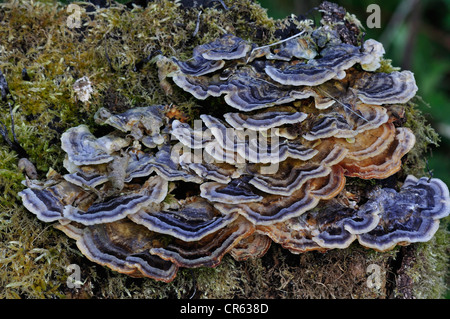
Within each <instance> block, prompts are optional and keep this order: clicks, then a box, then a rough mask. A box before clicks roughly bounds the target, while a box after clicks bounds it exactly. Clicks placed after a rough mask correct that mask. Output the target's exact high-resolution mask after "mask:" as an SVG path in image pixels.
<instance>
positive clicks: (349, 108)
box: [319, 88, 369, 122]
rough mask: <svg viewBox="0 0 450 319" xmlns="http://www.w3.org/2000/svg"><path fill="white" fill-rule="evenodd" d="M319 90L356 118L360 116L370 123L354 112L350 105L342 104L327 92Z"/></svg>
mask: <svg viewBox="0 0 450 319" xmlns="http://www.w3.org/2000/svg"><path fill="white" fill-rule="evenodd" d="M319 90H320V91H321V92H322V93H325V95H327V96H328V97H329V98H331V99H333V100H334V101H335V102H336V103H338V104H340V105H342V106H343V107H344V108H345V109H347V110H349V111H350V112H352V113H353V114H355V115H356V116H358V117H359V118H361V119H362V120H364V121H366V122H369V121H368V120H367V119H366V118H365V117H364V116H362V115H360V114H358V113H356V112H355V111H353V109H352V108H351V107H349V106H348V105H345V104H344V103H342V102H341V101H339V100H338V99H336V98H334V97H333V96H331V95H330V94H328V92H327V91H325V90H322V89H321V88H319Z"/></svg>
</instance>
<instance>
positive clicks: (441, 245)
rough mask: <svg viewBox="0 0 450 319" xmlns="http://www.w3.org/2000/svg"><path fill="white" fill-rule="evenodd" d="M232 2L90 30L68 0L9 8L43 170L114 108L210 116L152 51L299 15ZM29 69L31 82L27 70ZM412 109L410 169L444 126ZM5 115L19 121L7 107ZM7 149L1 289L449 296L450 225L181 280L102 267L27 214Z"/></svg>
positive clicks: (5, 293) (108, 22) (5, 27)
mask: <svg viewBox="0 0 450 319" xmlns="http://www.w3.org/2000/svg"><path fill="white" fill-rule="evenodd" d="M225 2H226V4H227V7H228V10H225V9H224V8H223V7H221V6H220V5H219V6H213V7H211V8H202V9H201V10H202V12H201V15H199V10H200V9H199V8H187V7H183V6H181V5H175V4H174V3H173V2H171V1H168V0H161V1H154V2H150V3H149V4H148V6H147V7H146V8H135V9H133V10H131V9H129V8H127V7H125V6H122V5H116V4H111V6H110V7H108V8H94V7H93V6H89V5H83V6H81V8H82V11H81V15H80V17H81V19H82V22H83V26H82V27H80V28H69V27H68V25H67V21H68V20H67V19H68V16H69V13H68V12H67V10H66V7H63V6H61V5H59V4H57V3H53V4H45V3H39V2H36V3H29V2H27V1H18V2H7V3H4V4H2V5H1V6H0V20H1V21H2V23H1V24H0V38H2V39H5V41H4V43H2V48H1V49H2V55H1V57H0V59H1V68H2V71H3V73H4V74H5V77H6V78H7V79H8V83H9V87H10V90H11V93H12V94H13V95H14V97H15V99H16V105H17V109H15V110H14V115H15V124H16V134H17V136H18V139H19V142H20V143H21V145H22V146H23V147H24V149H26V150H27V152H28V153H29V155H30V160H32V161H33V162H34V163H35V164H36V167H37V169H38V172H39V174H40V176H42V177H43V176H45V174H46V173H47V171H48V170H49V169H50V168H51V167H52V168H54V169H56V170H58V171H62V170H63V166H62V163H63V152H62V151H61V149H60V147H59V146H58V145H59V138H60V136H61V133H62V132H64V131H65V130H66V129H67V128H69V127H71V126H74V125H78V124H87V125H89V126H91V127H96V126H95V123H94V120H93V114H94V113H95V111H96V110H97V109H98V108H100V107H102V106H105V107H107V108H109V109H110V110H112V111H117V112H118V111H122V110H124V109H127V108H130V107H133V106H142V105H151V104H162V103H164V104H170V103H173V104H174V105H176V106H177V107H178V109H179V110H180V111H181V112H183V113H184V114H185V115H186V116H188V117H190V118H195V117H196V116H198V113H199V109H200V108H201V106H200V105H198V104H197V102H196V101H195V100H194V99H193V98H192V97H190V96H188V95H187V94H185V93H184V92H182V91H181V90H177V89H176V88H173V92H172V95H170V96H167V95H166V93H167V90H168V89H167V87H166V86H165V85H167V83H160V79H159V78H158V71H157V68H156V66H155V65H154V64H151V63H148V60H147V59H146V58H147V57H148V56H149V55H150V54H151V52H154V51H156V50H160V51H161V52H162V53H164V54H166V55H168V56H170V55H173V54H174V53H176V54H177V55H178V56H180V57H186V58H188V57H189V56H190V55H191V53H192V49H193V47H194V46H196V45H198V44H200V43H205V42H207V41H209V40H212V39H214V38H216V37H217V36H218V35H220V34H223V33H224V32H230V33H234V34H236V35H237V36H241V37H246V38H249V39H252V40H253V41H254V42H255V43H258V44H261V45H262V44H266V43H269V42H270V41H275V40H276V39H277V36H279V33H280V30H281V28H289V27H292V26H293V22H292V21H291V20H290V19H288V18H287V19H286V20H284V21H275V20H272V19H270V18H269V17H267V14H266V12H265V10H264V9H262V8H261V7H260V6H259V5H258V4H257V3H255V2H252V1H250V0H244V1H225ZM199 17H200V18H199ZM137 66H139V67H138V68H137ZM24 68H26V69H27V71H28V75H29V77H30V80H24V78H23V77H22V71H23V69H24ZM85 75H88V76H89V78H90V79H91V81H92V83H93V86H94V92H93V93H92V96H91V98H90V99H89V101H88V102H86V103H84V102H82V101H79V100H77V99H76V97H75V96H74V94H73V88H72V85H73V83H74V81H75V80H76V79H78V78H80V77H82V76H85ZM161 84H162V86H161ZM409 114H410V115H411V117H409V118H408V121H410V122H411V123H410V126H412V127H414V126H415V127H416V128H417V132H418V133H417V134H418V147H420V149H418V150H417V149H416V152H415V153H413V154H414V156H415V157H414V163H412V164H411V165H409V167H418V169H422V168H423V163H419V162H418V158H420V157H421V156H423V154H424V151H425V150H426V149H427V145H426V143H425V142H424V141H426V140H430V136H431V137H434V135H433V134H434V133H433V132H432V130H431V129H430V128H429V127H428V126H427V125H426V124H425V123H424V122H423V121H424V120H423V118H422V117H421V116H420V113H419V112H418V111H417V110H416V109H414V107H412V109H411V111H410V113H409ZM1 119H2V122H4V123H6V124H8V125H10V124H11V123H10V120H9V114H8V112H7V110H6V109H2V116H1ZM97 129H99V130H100V128H98V127H97ZM0 152H1V157H0V161H1V162H0V165H1V166H0V182H1V183H0V190H2V194H3V197H2V198H0V273H1V277H0V287H2V288H0V297H7V298H13V297H25V298H29V297H37V298H50V297H69V298H126V297H148V298H158V297H175V298H188V297H190V296H194V297H195V298H234V297H237V298H431V297H435V298H437V297H442V296H443V294H444V293H445V289H446V285H447V284H446V281H445V275H446V270H447V263H448V244H447V243H448V231H447V224H446V223H442V225H441V229H440V230H439V231H438V233H437V235H436V236H435V237H434V238H433V239H432V240H431V241H430V242H427V243H419V244H412V245H409V246H405V247H397V248H395V249H394V250H392V251H390V252H385V253H379V252H375V251H372V250H367V249H365V248H363V247H361V246H359V245H358V244H356V243H355V244H353V245H351V246H350V247H349V248H348V249H344V250H330V251H327V252H325V253H321V252H308V253H303V254H299V255H295V254H292V253H290V252H288V251H287V250H285V249H283V248H282V247H281V246H279V245H277V244H272V246H271V248H270V249H269V251H268V252H267V254H266V255H265V256H263V257H262V258H260V259H250V260H246V261H241V262H237V261H234V260H233V259H232V257H231V256H228V255H227V256H226V257H225V258H224V260H223V261H222V263H221V264H220V265H219V266H217V267H216V268H213V269H210V268H199V269H194V270H192V271H190V270H187V269H184V270H181V271H180V273H179V274H178V276H177V278H176V279H175V280H174V281H173V282H172V283H169V284H165V283H161V282H156V281H154V280H151V279H133V278H130V277H128V276H126V275H122V274H118V273H115V272H113V271H111V270H109V269H106V268H104V267H102V266H99V265H97V264H94V263H91V262H90V261H88V260H87V259H86V258H85V257H83V256H82V255H81V254H80V253H79V251H78V249H77V248H76V246H75V244H74V242H73V241H71V240H69V239H67V238H66V237H65V236H64V235H63V234H62V233H61V232H59V231H57V230H55V229H53V228H51V227H49V226H48V225H47V224H44V223H41V222H39V221H37V219H36V218H35V216H34V215H32V214H31V213H29V212H27V211H26V210H25V209H24V208H23V207H22V205H21V202H20V199H19V197H18V196H17V192H18V191H20V190H21V189H22V188H23V186H22V184H21V181H22V180H23V179H24V178H25V177H24V175H23V173H21V172H20V171H18V169H17V160H18V158H17V154H16V153H15V152H14V151H13V150H10V149H9V148H8V146H7V145H0ZM409 169H410V170H411V168H409ZM71 264H76V265H79V267H80V271H81V273H80V281H81V283H82V284H81V286H80V287H79V288H69V287H68V286H67V282H66V280H67V278H68V276H69V273H68V272H67V271H66V268H67V266H68V265H71Z"/></svg>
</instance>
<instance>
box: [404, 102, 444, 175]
mask: <svg viewBox="0 0 450 319" xmlns="http://www.w3.org/2000/svg"><path fill="white" fill-rule="evenodd" d="M419 103H424V102H423V100H422V99H421V98H420V97H418V96H416V97H414V98H413V99H412V100H411V101H410V102H408V104H407V105H406V110H405V117H406V123H405V124H404V126H405V127H409V128H410V129H411V130H412V131H413V132H414V135H415V136H416V143H415V145H414V147H413V149H412V150H411V151H410V152H409V153H408V154H407V156H405V160H404V164H403V172H404V174H412V175H415V176H422V175H423V174H424V169H425V168H426V167H427V156H428V155H429V152H430V150H431V148H432V147H433V146H438V145H439V144H438V143H439V141H440V137H439V135H438V133H436V131H435V130H434V129H433V127H432V126H431V125H430V124H429V123H428V122H427V121H426V119H425V117H424V116H423V114H422V112H421V111H420V110H419V107H418V105H419Z"/></svg>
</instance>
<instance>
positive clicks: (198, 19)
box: [192, 10, 202, 37]
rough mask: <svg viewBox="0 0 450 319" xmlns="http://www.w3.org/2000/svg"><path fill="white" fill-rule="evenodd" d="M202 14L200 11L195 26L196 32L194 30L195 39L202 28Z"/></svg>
mask: <svg viewBox="0 0 450 319" xmlns="http://www.w3.org/2000/svg"><path fill="white" fill-rule="evenodd" d="M201 14H202V10H200V11H199V12H198V15H197V24H196V25H195V30H194V33H193V34H192V36H193V37H195V36H196V35H197V33H198V30H199V28H200V15H201Z"/></svg>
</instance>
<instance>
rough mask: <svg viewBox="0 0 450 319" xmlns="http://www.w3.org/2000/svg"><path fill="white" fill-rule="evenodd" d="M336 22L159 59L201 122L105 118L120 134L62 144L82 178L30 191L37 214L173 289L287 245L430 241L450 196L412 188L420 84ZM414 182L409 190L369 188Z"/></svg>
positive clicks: (81, 129)
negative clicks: (412, 111) (412, 108)
mask: <svg viewBox="0 0 450 319" xmlns="http://www.w3.org/2000/svg"><path fill="white" fill-rule="evenodd" d="M322 23H325V25H321V26H319V27H316V28H312V27H306V26H305V28H304V30H300V31H301V32H299V33H298V34H296V35H294V36H291V37H290V38H287V39H282V40H280V41H277V42H275V43H273V44H267V45H265V46H257V45H256V44H254V43H252V42H251V41H250V40H248V39H242V38H239V37H237V36H235V35H232V34H227V35H224V36H222V37H220V38H218V39H216V40H214V41H212V42H207V43H202V44H201V45H199V46H197V47H196V48H194V50H193V56H192V58H190V59H186V60H185V61H181V60H180V59H179V58H178V57H164V56H158V57H156V58H155V59H156V60H157V61H158V62H159V63H157V66H158V67H160V68H167V69H160V70H159V73H158V74H159V79H160V80H161V81H164V83H165V85H166V87H167V85H168V83H171V85H176V86H179V87H180V88H181V89H182V90H184V91H186V92H183V91H181V90H180V92H181V94H183V93H185V95H186V97H187V98H190V97H192V96H193V98H194V99H198V100H202V101H201V103H199V105H198V107H197V108H196V110H199V112H200V114H199V116H198V118H188V119H184V120H180V119H174V118H173V117H170V116H169V115H168V110H169V109H171V110H172V111H171V112H173V110H174V109H176V105H171V107H170V108H169V107H165V106H164V105H152V106H145V107H136V108H131V109H129V110H127V111H125V112H122V113H119V114H112V113H111V112H110V111H108V110H107V109H106V108H100V109H99V110H98V111H97V113H96V114H95V117H94V118H95V120H96V122H97V124H99V125H103V126H106V129H105V130H104V132H108V134H106V135H104V136H95V135H94V134H93V133H91V130H90V128H89V127H87V126H86V125H80V126H77V127H73V128H70V129H69V130H67V131H66V132H65V133H64V134H62V136H61V148H62V150H63V151H64V152H65V153H66V158H65V160H64V168H65V169H66V170H67V172H66V173H65V174H63V173H61V174H58V173H57V172H55V171H51V172H49V173H48V175H47V178H46V180H44V181H39V180H29V179H28V180H26V181H25V182H24V184H25V186H26V188H25V189H24V190H23V191H22V192H20V193H19V195H20V196H21V198H22V201H23V205H24V206H25V207H26V208H27V209H28V210H29V211H30V212H32V213H33V214H35V215H36V216H37V217H38V218H39V219H40V220H42V221H44V222H52V223H55V224H57V226H56V227H57V228H58V229H60V230H62V231H63V232H64V233H66V234H67V235H68V236H69V237H71V238H73V239H75V240H76V243H77V245H78V247H79V249H80V250H81V252H82V253H83V254H84V255H86V257H87V258H89V259H90V260H92V261H94V262H97V263H99V264H101V265H105V266H107V267H110V268H111V269H113V270H116V271H118V272H121V273H125V274H128V275H130V276H135V277H150V278H154V279H156V280H161V281H165V282H169V281H171V280H173V279H174V277H175V276H176V273H177V270H178V269H179V268H180V267H188V268H192V267H215V266H217V265H218V264H219V263H220V262H221V260H222V258H223V257H224V256H225V255H226V254H227V253H229V254H230V255H231V256H233V257H234V258H235V259H236V260H245V259H247V258H256V257H260V256H262V255H264V254H265V253H266V251H267V250H268V249H269V246H270V245H271V243H272V242H275V243H278V244H280V245H282V246H283V247H285V248H286V249H289V250H290V251H292V252H293V253H301V252H307V251H311V250H318V251H326V250H328V249H344V248H346V247H348V246H349V245H350V244H352V243H353V242H355V241H357V242H359V243H360V244H361V245H363V246H365V247H369V248H373V249H375V250H379V251H385V250H389V249H392V248H393V247H394V246H396V245H406V244H409V243H414V242H422V241H427V240H429V239H430V238H431V237H432V236H433V235H434V233H435V232H436V231H437V227H438V225H439V220H440V219H442V218H444V217H446V216H448V214H449V211H450V197H449V191H448V188H447V186H446V185H445V184H444V183H443V182H442V181H440V180H438V179H436V178H430V179H428V178H415V177H413V176H408V177H407V178H406V180H404V182H403V184H402V181H403V178H404V176H405V175H406V174H404V172H403V171H402V163H403V158H404V157H405V156H407V154H408V153H409V152H410V151H411V149H412V148H413V147H414V145H415V140H416V137H415V135H414V132H413V131H412V130H411V129H410V128H408V127H405V126H403V123H405V122H406V121H402V120H399V119H401V117H403V116H404V112H397V111H396V110H397V109H401V108H402V107H404V104H405V103H407V102H408V101H409V100H410V99H411V98H412V97H414V95H415V94H416V91H417V86H416V83H415V80H414V75H413V74H412V73H411V72H410V71H395V72H390V73H385V72H383V70H382V68H380V66H381V65H382V59H383V55H384V49H383V46H382V45H381V44H380V43H379V42H377V41H375V40H372V39H368V40H366V41H365V42H363V43H362V44H360V45H355V42H354V41H353V40H355V39H353V40H352V41H346V38H345V37H341V36H339V34H338V32H336V31H335V30H332V29H331V27H330V25H329V24H328V23H326V21H325V22H324V21H322ZM355 41H356V40H355ZM161 61H162V62H164V63H161ZM167 70H170V72H169V71H167ZM164 76H165V77H166V78H164ZM207 98H208V100H206V99H207ZM212 102H214V103H212ZM402 105H403V106H402ZM102 128H103V127H102ZM101 131H102V130H101V129H100V130H97V132H101ZM92 132H95V131H94V130H92ZM399 171H400V172H402V174H398V175H397V178H396V179H395V181H396V182H397V184H396V186H392V187H393V188H380V187H379V186H376V185H381V184H383V183H377V182H365V181H364V180H373V179H375V180H381V179H385V178H388V177H391V176H393V175H394V174H396V173H397V172H399ZM350 178H351V179H350ZM349 181H350V182H349ZM355 181H356V183H355ZM364 183H365V184H364ZM359 184H361V185H364V186H361V187H357V186H355V185H359Z"/></svg>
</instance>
